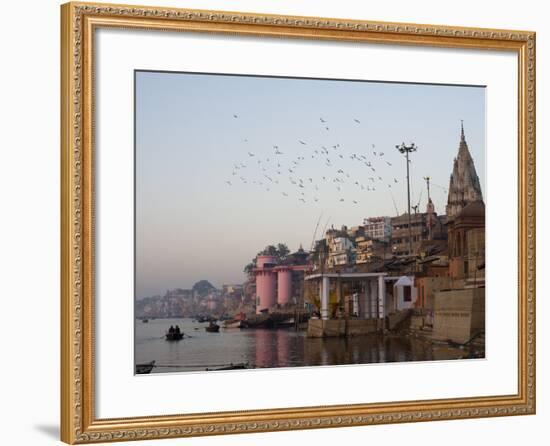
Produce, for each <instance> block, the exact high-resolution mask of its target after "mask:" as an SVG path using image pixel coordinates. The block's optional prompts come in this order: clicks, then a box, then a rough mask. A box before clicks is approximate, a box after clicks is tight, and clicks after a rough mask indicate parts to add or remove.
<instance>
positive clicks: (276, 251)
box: [243, 243, 290, 274]
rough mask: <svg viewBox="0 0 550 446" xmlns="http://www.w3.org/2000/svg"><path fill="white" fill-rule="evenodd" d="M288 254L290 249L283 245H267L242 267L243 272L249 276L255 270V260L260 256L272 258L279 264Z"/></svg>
mask: <svg viewBox="0 0 550 446" xmlns="http://www.w3.org/2000/svg"><path fill="white" fill-rule="evenodd" d="M289 254H290V249H288V246H287V245H286V244H285V243H277V245H268V246H266V247H265V248H264V249H263V250H262V251H260V252H259V253H258V254H256V257H254V258H253V259H252V261H251V262H250V263H249V264H248V265H246V266H245V267H244V270H243V271H244V272H245V273H246V274H250V273H251V272H252V270H253V269H254V268H256V259H257V258H258V256H261V255H268V256H274V257H275V258H276V259H277V263H281V262H282V261H283V260H284V259H286V257H287V256H288V255H289Z"/></svg>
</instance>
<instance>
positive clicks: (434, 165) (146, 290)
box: [136, 72, 485, 298]
mask: <svg viewBox="0 0 550 446" xmlns="http://www.w3.org/2000/svg"><path fill="white" fill-rule="evenodd" d="M234 115H237V117H234ZM321 118H322V119H323V120H324V121H325V122H324V123H323V122H322V121H321ZM461 119H463V120H464V128H465V132H466V141H467V142H468V145H469V148H470V152H471V154H472V156H473V158H474V162H475V166H476V169H477V173H478V175H479V177H480V181H481V185H482V189H483V192H485V89H484V88H482V87H464V86H445V85H418V84H396V83H378V82H365V81H359V82H353V81H336V80H317V79H316V80H311V79H291V78H266V77H243V76H222V75H204V74H188V73H152V72H137V73H136V297H138V298H141V297H145V296H150V295H154V294H161V293H164V291H165V290H166V289H170V288H175V287H182V288H188V287H191V286H192V285H193V283H195V282H196V281H198V280H200V279H207V280H209V281H211V282H212V283H213V284H214V285H216V286H220V285H221V284H223V283H239V282H242V281H243V279H244V275H243V273H242V270H243V267H244V266H245V265H246V264H247V263H248V262H249V261H250V259H251V258H253V257H254V255H255V254H256V253H257V252H258V251H260V250H261V249H263V248H264V247H265V246H266V245H268V244H275V243H286V244H287V245H288V246H289V248H290V249H291V250H292V251H294V250H296V249H297V248H298V247H299V245H300V243H301V244H303V246H304V249H309V248H310V246H311V243H312V239H313V232H314V229H315V225H316V222H317V220H318V219H319V216H320V215H321V213H322V215H323V216H322V219H321V225H320V227H321V228H320V229H319V231H318V233H317V238H320V236H321V231H322V228H323V227H324V226H325V224H326V223H327V221H328V224H329V226H330V225H334V227H340V226H341V225H342V224H345V225H347V226H348V227H351V226H356V225H359V224H361V223H362V221H363V219H364V218H365V217H368V216H380V215H389V216H394V215H396V210H395V207H397V209H398V211H399V213H403V212H406V206H407V195H406V182H405V176H406V170H405V169H406V164H405V160H404V158H403V155H401V154H400V153H399V152H398V151H397V150H396V149H395V145H396V144H401V142H403V141H404V142H405V143H407V144H408V143H410V142H414V143H415V144H416V145H417V146H418V147H419V149H418V151H417V152H416V153H413V154H412V155H411V159H412V162H411V184H412V198H411V202H412V204H417V203H420V209H421V210H422V211H423V210H425V208H426V201H427V191H426V185H425V182H424V181H423V179H422V178H423V177H424V176H430V177H431V178H432V187H431V195H432V200H433V201H434V204H435V207H436V211H437V212H438V213H444V212H445V204H446V200H447V193H446V192H447V190H446V189H447V188H448V183H449V175H450V173H451V170H452V163H453V158H454V157H455V156H456V154H457V150H458V143H459V139H460V120H461ZM355 120H359V121H360V123H358V122H356V121H355ZM326 127H328V130H327V129H326ZM299 141H303V142H304V143H305V144H302V143H300V142H299ZM335 145H338V147H337V148H333V146H335ZM373 145H374V147H373ZM274 146H278V149H276V148H274ZM322 146H324V147H326V149H327V150H328V152H329V153H328V155H327V154H324V153H323V152H322V150H323V149H322ZM276 151H278V152H282V153H281V154H276V153H275V152H276ZM316 151H317V153H316ZM374 152H376V155H375V154H374ZM249 153H251V154H253V155H254V156H250V155H249ZM381 153H383V155H381ZM354 154H355V156H354ZM339 155H342V158H341V157H340V156H339ZM312 157H313V158H312ZM351 157H354V158H351ZM363 157H364V158H363ZM327 158H328V160H329V161H327ZM258 161H260V162H258ZM293 161H294V162H296V163H298V164H295V163H293ZM366 162H369V163H370V164H371V167H373V168H374V169H375V171H373V170H372V169H371V167H369V166H368V165H367V164H366ZM241 163H242V164H243V165H245V166H246V167H242V165H241ZM390 164H391V165H390ZM279 165H280V167H279ZM264 169H265V170H264ZM289 169H291V170H293V172H289ZM339 170H340V173H339V172H338V171H339ZM278 172H280V174H279V173H278ZM348 175H349V176H348ZM241 177H242V178H241ZM268 177H269V178H268ZM323 177H325V179H323ZM370 177H372V178H373V179H374V181H373V180H371V179H369V178H370ZM379 177H382V180H379ZM310 178H311V180H310ZM300 179H301V180H302V182H301V183H300ZM335 179H337V181H338V182H335ZM396 180H397V182H396ZM227 181H229V182H230V183H231V184H230V185H229V184H228V183H226V182H227ZM245 181H246V183H245ZM292 181H294V182H295V184H293V183H292ZM260 182H261V184H260ZM277 182H278V183H277ZM355 182H357V183H358V184H355ZM300 184H301V185H302V186H303V187H300ZM389 185H390V186H391V188H390V187H389ZM361 186H363V188H361ZM337 187H339V188H340V190H338V189H337ZM368 188H369V189H371V190H368ZM373 188H375V190H372V189H373ZM268 189H269V190H268ZM284 194H286V195H288V196H286V195H284ZM392 194H393V198H394V200H395V206H394V203H393V200H392ZM300 199H301V200H303V201H301V200H300ZM315 200H317V201H315ZM341 200H343V201H341ZM304 201H305V202H304ZM353 201H356V202H357V203H354V202H353Z"/></svg>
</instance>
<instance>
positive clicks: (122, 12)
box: [61, 2, 535, 444]
mask: <svg viewBox="0 0 550 446" xmlns="http://www.w3.org/2000/svg"><path fill="white" fill-rule="evenodd" d="M61 19H62V20H61V70H62V78H61V122H62V129H61V175H62V177H61V222H62V223H61V323H62V325H61V336H62V339H61V353H62V356H61V439H62V440H63V441H64V442H67V443H70V444H75V443H94V442H107V441H127V440H140V439H160V438H176V437H191V436H205V435H219V434H229V433H245V432H269V431H281V430H295V429H313V428H326V427H338V426H359V425H371V424H385V423H405V422H415V421H431V420H448V419H464V418H477V417H496V416H510V415H527V414H534V413H535V33H533V32H528V31H510V30H496V29H478V28H463V27H450V26H438V25H415V24H403V23H387V22H385V23H382V22H368V21H356V20H342V19H325V18H314V17H291V16H274V15H259V14H248V13H234V12H217V11H200V10H185V9H176V8H156V7H141V6H121V5H110V4H92V3H80V2H73V3H67V4H64V5H63V6H62V8H61ZM100 28H120V29H142V30H157V31H172V32H174V31H177V32H185V33H221V34H226V35H235V36H239V37H242V36H256V37H280V38H285V39H314V40H331V41H348V42H354V43H357V44H360V43H362V42H365V43H371V44H372V43H376V44H392V45H415V46H422V47H442V48H455V49H472V50H492V51H506V52H511V53H513V54H515V55H516V56H517V61H518V67H519V71H518V98H517V106H518V139H517V146H518V153H517V156H518V165H519V172H518V179H519V181H518V191H519V196H518V202H519V207H518V210H517V216H518V227H519V239H518V240H517V243H518V245H517V251H518V256H519V264H518V272H519V277H518V279H517V288H513V287H510V293H517V305H518V315H519V316H518V335H519V336H518V339H517V343H518V344H517V345H518V357H517V376H518V392H517V394H511V395H494V396H483V397H465V398H455V399H432V400H422V401H395V402H392V403H368V404H351V405H350V404H339V405H332V406H317V407H313V406H311V407H310V406H307V407H292V408H280V407H278V408H273V409H268V410H245V411H232V412H216V411H215V407H212V411H210V412H207V413H192V414H173V415H162V416H160V415H157V414H154V413H151V414H149V415H148V416H146V417H127V418H126V417H125V418H118V419H100V418H98V417H97V416H96V414H95V402H96V392H95V389H96V382H95V379H96V377H95V366H94V355H95V346H94V342H95V337H96V334H95V328H94V327H95V313H94V311H95V306H94V305H95V304H94V302H95V301H94V269H95V267H96V266H95V260H94V249H95V233H94V178H95V175H96V172H95V168H94V165H95V164H94V161H95V160H94V140H95V134H94V131H95V128H94V113H95V103H94V100H95V98H94V81H95V79H94V72H95V71H94V55H95V52H96V51H97V48H96V47H95V43H94V42H95V41H94V35H95V32H96V31H97V30H98V29H100Z"/></svg>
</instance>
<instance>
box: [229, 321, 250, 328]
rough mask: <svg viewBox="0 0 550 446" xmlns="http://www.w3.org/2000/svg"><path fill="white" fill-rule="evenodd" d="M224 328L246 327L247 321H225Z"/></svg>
mask: <svg viewBox="0 0 550 446" xmlns="http://www.w3.org/2000/svg"><path fill="white" fill-rule="evenodd" d="M223 326H224V328H246V326H247V325H246V321H236V320H232V321H225V323H224V324H223Z"/></svg>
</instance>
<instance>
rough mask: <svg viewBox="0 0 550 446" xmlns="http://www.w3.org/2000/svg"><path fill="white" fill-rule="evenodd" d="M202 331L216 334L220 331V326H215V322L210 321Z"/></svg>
mask: <svg viewBox="0 0 550 446" xmlns="http://www.w3.org/2000/svg"><path fill="white" fill-rule="evenodd" d="M204 329H205V330H206V331H208V332H209V333H217V332H218V331H220V326H219V325H218V324H216V323H215V322H212V321H210V324H208V326H206V327H204Z"/></svg>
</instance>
